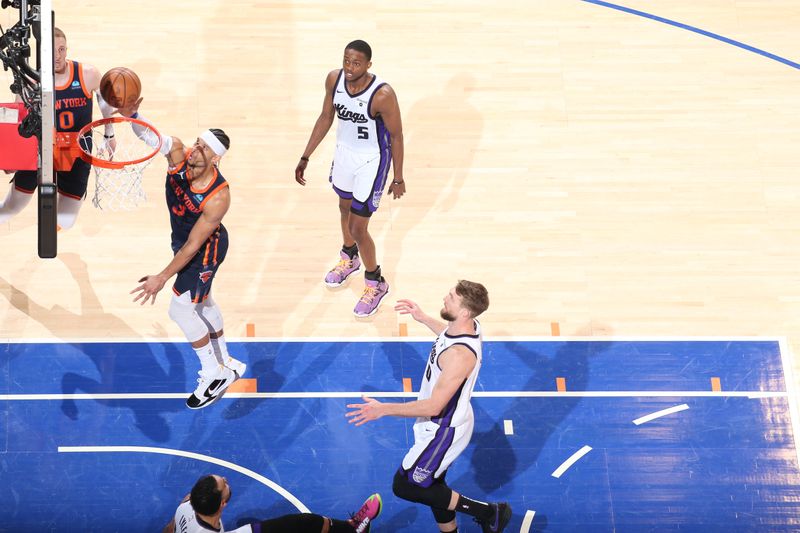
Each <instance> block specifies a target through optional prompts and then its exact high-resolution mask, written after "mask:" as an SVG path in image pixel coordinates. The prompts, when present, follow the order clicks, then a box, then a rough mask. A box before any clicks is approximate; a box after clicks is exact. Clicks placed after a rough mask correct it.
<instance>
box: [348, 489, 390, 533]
mask: <svg viewBox="0 0 800 533" xmlns="http://www.w3.org/2000/svg"><path fill="white" fill-rule="evenodd" d="M381 509H383V501H382V500H381V495H380V494H378V493H375V494H373V495H372V496H370V497H369V498H367V501H365V502H364V505H362V506H361V509H359V510H358V512H357V513H356V514H354V515H352V516H351V517H350V519H349V520H348V521H347V523H348V524H350V525H351V526H353V529H355V530H356V533H367V532H368V531H369V525H370V523H371V522H372V521H373V520H375V519H376V518H378V515H380V514H381Z"/></svg>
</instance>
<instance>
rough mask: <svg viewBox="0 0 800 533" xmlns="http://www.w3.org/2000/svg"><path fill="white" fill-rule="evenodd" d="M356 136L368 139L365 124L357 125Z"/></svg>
mask: <svg viewBox="0 0 800 533" xmlns="http://www.w3.org/2000/svg"><path fill="white" fill-rule="evenodd" d="M358 138H359V139H369V128H367V127H366V126H359V127H358Z"/></svg>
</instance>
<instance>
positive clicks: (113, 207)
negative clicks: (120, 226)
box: [78, 118, 159, 211]
mask: <svg viewBox="0 0 800 533" xmlns="http://www.w3.org/2000/svg"><path fill="white" fill-rule="evenodd" d="M107 120H108V119H107ZM113 121H114V124H113V127H114V131H113V137H112V138H107V137H106V135H110V134H111V132H110V130H108V129H107V127H106V126H107V125H106V124H103V123H99V124H97V125H92V127H91V128H90V129H88V130H87V131H85V132H84V135H83V136H81V137H80V139H79V141H78V144H79V146H80V148H81V150H82V151H83V152H84V153H85V154H89V155H91V157H92V166H93V168H94V176H95V188H94V196H93V197H92V204H94V206H95V207H97V208H98V209H102V210H106V211H129V210H132V209H135V208H137V207H138V206H140V205H141V204H143V203H144V202H145V201H147V197H146V195H145V193H144V189H143V187H142V175H143V174H144V171H145V169H146V168H147V167H148V166H149V165H150V162H151V161H152V160H153V159H152V157H153V156H154V155H155V154H156V153H157V152H158V150H157V148H156V149H154V148H153V147H152V146H151V145H149V144H148V143H146V142H145V141H144V140H143V139H142V138H143V137H144V138H148V139H152V138H155V139H159V136H158V132H156V131H155V129H154V128H148V127H146V126H147V125H146V124H144V123H139V122H137V129H138V130H140V132H139V134H138V135H137V133H136V132H134V131H133V128H132V127H131V121H129V120H127V119H121V118H115V119H114V120H113ZM98 122H104V121H98ZM140 126H143V127H140ZM140 136H141V137H140ZM108 167H114V168H108Z"/></svg>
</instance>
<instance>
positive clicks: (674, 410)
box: [633, 403, 689, 426]
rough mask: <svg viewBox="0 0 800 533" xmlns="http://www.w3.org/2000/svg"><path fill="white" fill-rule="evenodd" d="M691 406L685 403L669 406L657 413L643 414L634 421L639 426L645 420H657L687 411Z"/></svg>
mask: <svg viewBox="0 0 800 533" xmlns="http://www.w3.org/2000/svg"><path fill="white" fill-rule="evenodd" d="M688 408H689V406H688V405H686V404H685V403H683V404H681V405H676V406H675V407H668V408H667V409H662V410H660V411H656V412H655V413H650V414H649V415H645V416H641V417H639V418H637V419H636V420H634V421H633V423H634V424H636V425H637V426H639V425H641V424H644V423H645V422H650V421H651V420H655V419H656V418H661V417H662V416H667V415H671V414H672V413H678V412H680V411H685V410H687V409H688Z"/></svg>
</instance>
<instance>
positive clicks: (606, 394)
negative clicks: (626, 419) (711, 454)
mask: <svg viewBox="0 0 800 533" xmlns="http://www.w3.org/2000/svg"><path fill="white" fill-rule="evenodd" d="M417 395H418V393H417V392H413V391H412V392H377V391H376V392H372V391H369V392H364V391H350V392H321V391H317V392H229V393H226V394H225V398H246V399H291V398H312V399H314V398H361V397H362V396H369V397H370V398H416V397H417ZM472 396H473V397H474V398H663V397H666V398H702V397H713V396H716V397H723V398H726V397H738V398H751V399H757V398H785V397H788V396H789V393H787V392H760V391H727V392H726V391H719V392H716V391H566V392H558V391H475V392H473V393H472ZM175 398H184V399H185V398H186V393H185V392H139V393H136V392H131V393H114V392H108V393H99V394H90V393H74V394H59V393H53V394H0V401H33V400H171V399H175Z"/></svg>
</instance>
